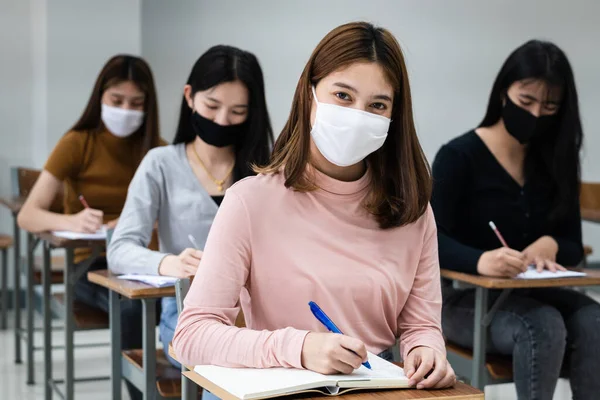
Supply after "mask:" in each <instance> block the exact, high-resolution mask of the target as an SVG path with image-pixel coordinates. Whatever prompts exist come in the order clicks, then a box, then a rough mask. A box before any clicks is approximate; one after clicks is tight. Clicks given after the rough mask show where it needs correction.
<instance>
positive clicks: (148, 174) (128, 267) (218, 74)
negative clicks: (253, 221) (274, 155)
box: [108, 46, 273, 366]
mask: <svg viewBox="0 0 600 400" xmlns="http://www.w3.org/2000/svg"><path fill="white" fill-rule="evenodd" d="M272 143H273V133H272V130H271V124H270V121H269V115H268V112H267V105H266V101H265V93H264V82H263V74H262V71H261V68H260V65H259V64H258V60H257V59H256V57H255V56H254V55H253V54H252V53H249V52H247V51H243V50H240V49H237V48H235V47H230V46H215V47H212V48H211V49H209V50H208V51H207V52H206V53H204V54H203V55H202V56H201V57H200V58H199V59H198V61H196V64H194V67H193V68H192V72H191V74H190V77H189V78H188V81H187V84H186V85H185V87H184V89H183V101H182V103H181V112H180V116H179V125H178V127H177V133H176V135H175V140H174V143H173V145H170V146H165V147H162V148H157V149H154V150H152V151H150V152H149V153H148V154H147V156H146V157H145V158H144V159H143V161H142V163H141V164H140V166H139V168H138V170H137V172H136V173H135V176H134V178H133V180H132V181H131V185H130V186H129V192H128V194H127V201H126V202H125V207H124V209H123V212H122V213H121V218H120V220H119V224H118V225H117V228H116V230H115V232H114V234H113V236H112V240H111V243H110V246H109V248H108V265H109V268H110V269H111V271H113V272H115V273H136V274H153V275H166V276H174V277H187V276H190V275H194V274H195V272H196V269H197V268H198V264H199V263H200V259H201V258H202V249H203V247H204V244H205V242H206V237H207V235H208V231H209V229H210V226H211V224H212V222H213V219H214V217H215V215H216V213H217V210H218V207H219V205H220V203H221V200H222V199H223V195H224V192H225V190H226V189H227V188H228V187H229V186H231V185H232V184H233V183H234V182H236V181H238V180H240V179H242V178H245V177H247V176H250V175H253V172H252V164H265V163H266V162H267V161H268V158H269V153H270V148H271V145H272ZM157 223H158V237H159V243H160V251H152V250H149V249H148V248H147V246H148V243H149V242H150V239H151V236H152V230H153V228H154V226H155V224H157ZM190 235H191V237H192V238H194V240H195V243H191V240H190V238H189V237H190ZM176 325H177V306H176V303H175V299H174V298H164V299H163V300H162V313H161V318H160V337H161V341H162V342H163V344H164V346H165V348H167V347H168V345H169V343H170V342H171V339H172V338H173V333H174V330H175V326H176ZM165 353H166V352H165ZM170 361H171V362H172V363H173V364H174V365H176V366H178V363H177V362H176V361H175V360H172V359H170Z"/></svg>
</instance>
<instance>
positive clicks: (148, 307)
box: [142, 299, 156, 400]
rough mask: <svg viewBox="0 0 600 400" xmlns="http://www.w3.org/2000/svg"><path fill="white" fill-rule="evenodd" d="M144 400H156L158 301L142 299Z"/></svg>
mask: <svg viewBox="0 0 600 400" xmlns="http://www.w3.org/2000/svg"><path fill="white" fill-rule="evenodd" d="M142 312H143V314H142V315H143V324H142V328H143V329H144V332H143V342H142V346H143V351H144V354H143V357H144V360H143V367H144V388H143V394H144V400H154V399H155V398H156V299H142Z"/></svg>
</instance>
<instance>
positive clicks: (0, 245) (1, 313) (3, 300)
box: [0, 235, 13, 330]
mask: <svg viewBox="0 0 600 400" xmlns="http://www.w3.org/2000/svg"><path fill="white" fill-rule="evenodd" d="M12 245H13V238H12V237H11V236H8V235H0V252H1V253H2V261H1V264H0V269H1V271H0V273H1V275H2V277H1V278H0V279H2V286H1V289H0V290H1V292H0V307H1V308H0V329H1V330H6V310H7V309H8V288H7V285H6V281H7V279H8V271H7V270H8V249H10V248H11V247H12Z"/></svg>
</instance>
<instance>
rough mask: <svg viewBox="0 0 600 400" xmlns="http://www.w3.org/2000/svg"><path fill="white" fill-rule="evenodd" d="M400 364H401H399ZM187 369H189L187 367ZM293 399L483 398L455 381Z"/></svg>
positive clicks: (199, 379) (199, 380)
mask: <svg viewBox="0 0 600 400" xmlns="http://www.w3.org/2000/svg"><path fill="white" fill-rule="evenodd" d="M169 355H170V356H171V357H173V358H175V359H176V355H175V352H174V351H173V346H170V345H169ZM399 365H400V366H402V364H399ZM188 369H190V368H189V367H188ZM183 374H184V375H185V376H187V377H188V378H189V379H190V380H192V381H193V382H194V383H196V384H197V385H198V386H200V387H202V380H203V379H204V378H202V377H201V376H200V375H198V374H197V373H195V372H194V371H193V368H192V369H190V371H186V372H184V373H183ZM280 398H281V399H288V398H291V397H280ZM293 398H294V399H303V400H317V399H319V400H323V399H340V400H370V399H374V400H388V399H389V400H409V399H420V400H439V399H443V400H459V399H469V400H476V399H477V400H483V398H484V397H483V392H481V391H479V390H477V389H475V388H474V387H471V386H469V385H466V384H464V383H462V382H457V383H456V385H454V387H453V388H450V389H442V390H416V389H402V390H380V391H369V392H367V391H358V392H356V393H348V394H345V395H343V396H333V397H332V396H325V395H315V394H314V393H312V394H304V395H294V397H293Z"/></svg>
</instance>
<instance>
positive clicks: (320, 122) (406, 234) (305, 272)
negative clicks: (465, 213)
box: [173, 22, 455, 388]
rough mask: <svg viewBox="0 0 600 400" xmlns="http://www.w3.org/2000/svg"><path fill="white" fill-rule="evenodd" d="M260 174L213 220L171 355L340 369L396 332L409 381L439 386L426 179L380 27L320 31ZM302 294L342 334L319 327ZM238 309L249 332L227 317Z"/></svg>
mask: <svg viewBox="0 0 600 400" xmlns="http://www.w3.org/2000/svg"><path fill="white" fill-rule="evenodd" d="M258 172H259V173H260V174H259V175H258V176H256V177H252V178H247V179H245V180H242V181H240V182H238V183H237V184H235V185H234V186H233V187H231V188H230V189H229V190H228V191H227V194H226V196H225V199H224V201H223V204H222V205H221V208H220V210H219V212H218V214H217V216H216V218H215V221H214V223H213V226H212V229H211V232H210V234H209V236H208V240H207V244H206V247H205V251H204V255H203V258H202V261H201V263H200V267H199V268H198V272H197V274H196V278H195V279H194V282H193V284H192V287H191V289H190V292H189V294H188V296H187V298H186V299H185V308H184V311H183V313H182V314H181V316H180V318H179V323H178V326H177V330H176V332H175V337H174V340H173V345H174V347H175V351H176V353H177V355H178V357H179V360H180V361H181V362H182V363H183V364H187V365H197V364H214V365H221V366H230V367H252V368H269V367H290V368H306V369H310V370H313V371H316V372H320V373H325V374H335V373H350V372H352V371H353V370H354V369H356V368H358V367H360V365H361V363H362V362H364V361H365V360H366V359H367V351H370V352H372V353H375V354H381V355H382V356H383V357H385V358H390V351H389V349H390V348H391V347H392V346H394V344H395V342H396V338H400V348H401V353H402V357H403V359H404V363H405V364H404V365H405V370H406V373H407V375H408V377H409V378H410V379H411V383H412V384H413V385H415V386H417V388H442V387H447V386H451V385H452V384H453V383H454V382H455V375H454V371H453V370H452V368H451V367H450V365H449V364H448V362H447V360H446V353H445V347H444V340H443V338H442V333H441V328H440V322H441V306H442V298H441V291H440V276H439V264H438V252H437V236H436V227H435V221H434V218H433V214H432V211H431V208H430V207H429V197H430V193H431V178H430V173H429V167H428V164H427V161H426V160H425V157H424V154H423V151H422V149H421V147H420V145H419V141H418V139H417V135H416V133H415V127H414V122H413V115H412V105H411V95H410V87H409V83H408V74H407V71H406V67H405V64H404V58H403V55H402V51H401V50H400V46H399V45H398V42H397V41H396V39H395V38H394V37H393V35H392V34H391V33H390V32H389V31H387V30H385V29H382V28H377V27H374V26H373V25H371V24H368V23H364V22H357V23H350V24H346V25H342V26H340V27H338V28H336V29H334V30H333V31H331V32H330V33H329V34H327V36H326V37H325V38H324V39H323V40H322V41H321V43H319V45H318V46H317V48H316V49H315V50H314V52H313V54H312V56H311V57H310V59H309V61H308V64H307V65H306V67H305V68H304V71H303V73H302V76H301V77H300V81H299V82H298V86H297V88H296V93H295V95H294V100H293V104H292V110H291V114H290V117H289V119H288V122H287V124H286V125H285V127H284V129H283V132H282V133H281V135H280V136H279V139H278V140H277V142H276V144H275V149H274V152H273V155H272V158H271V161H270V164H269V165H268V166H266V167H263V168H259V169H258ZM240 293H241V295H240ZM309 301H315V302H316V303H317V304H319V305H320V306H321V307H322V308H323V309H324V310H326V312H327V313H328V315H329V316H330V317H331V319H332V320H334V321H335V323H336V324H337V326H338V327H339V328H340V329H341V330H342V331H343V332H344V333H345V335H339V334H334V333H327V330H326V329H325V327H323V326H322V325H321V324H320V323H319V321H318V320H317V319H316V318H315V317H314V316H313V315H312V313H311V311H310V309H309V306H308V302H309ZM240 306H241V307H242V309H243V310H244V314H245V316H246V324H247V326H248V328H244V329H240V328H237V327H235V326H234V321H235V318H236V316H237V314H238V312H239V308H240Z"/></svg>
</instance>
